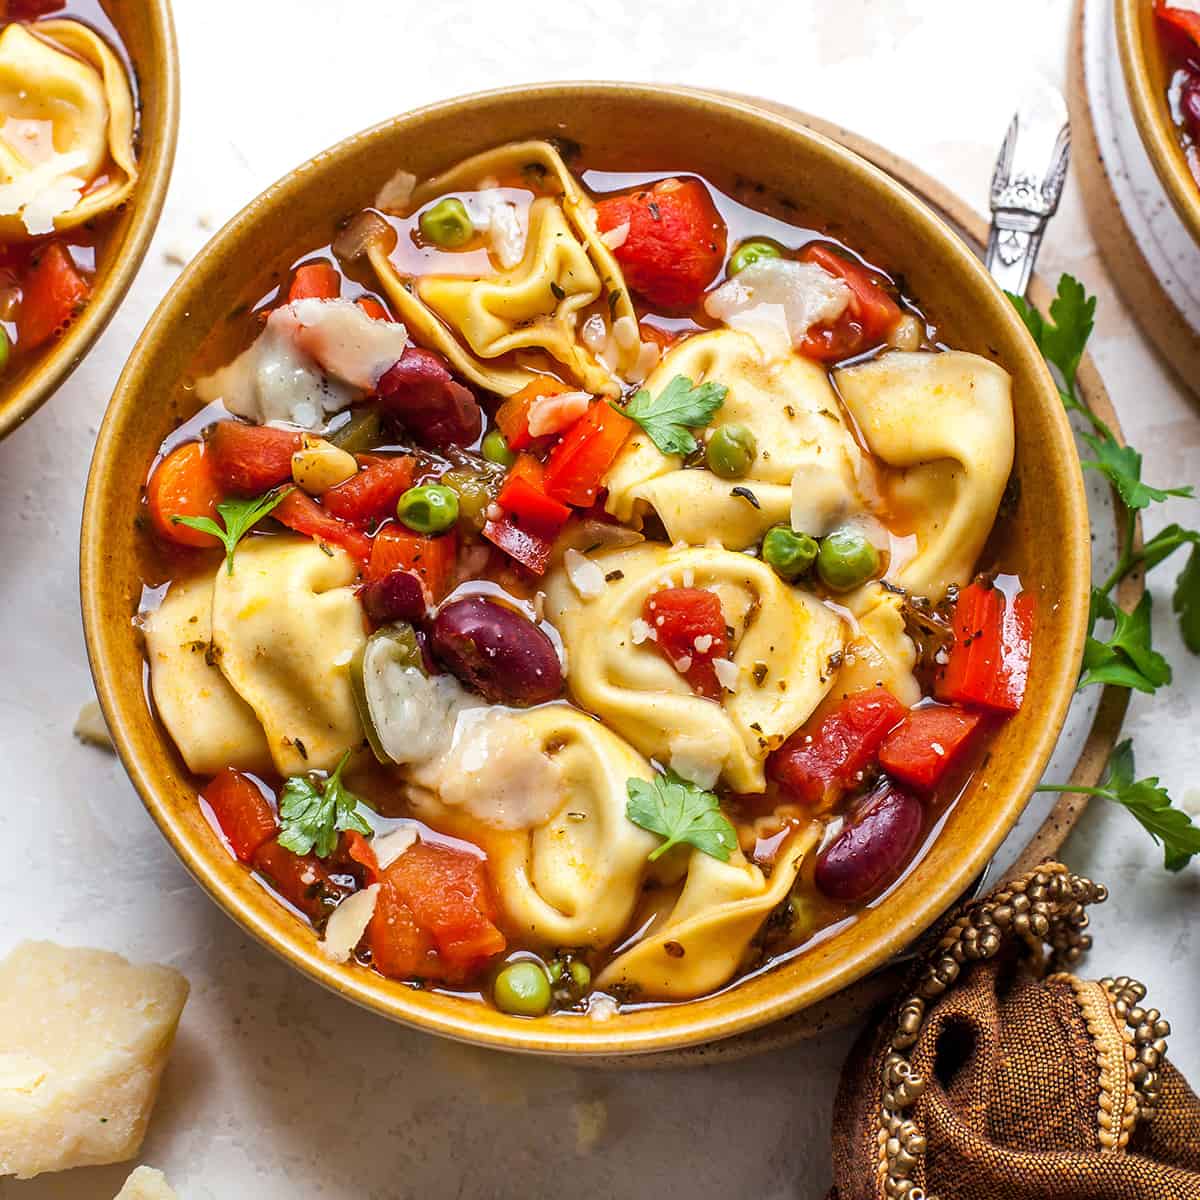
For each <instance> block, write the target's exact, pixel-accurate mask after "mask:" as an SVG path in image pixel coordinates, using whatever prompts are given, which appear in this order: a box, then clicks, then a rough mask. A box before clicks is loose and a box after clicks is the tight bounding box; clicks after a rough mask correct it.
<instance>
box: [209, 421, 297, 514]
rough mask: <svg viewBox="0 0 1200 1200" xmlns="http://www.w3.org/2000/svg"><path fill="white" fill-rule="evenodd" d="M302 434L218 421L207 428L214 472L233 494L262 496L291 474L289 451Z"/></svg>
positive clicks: (287, 430)
mask: <svg viewBox="0 0 1200 1200" xmlns="http://www.w3.org/2000/svg"><path fill="white" fill-rule="evenodd" d="M303 445H304V435H303V434H301V433H296V432H295V431H293V430H290V429H274V428H272V427H271V426H269V425H247V424H246V423H245V422H244V421H218V422H217V424H215V425H213V426H211V427H210V429H209V430H208V454H209V457H210V458H211V459H212V469H213V474H214V475H215V477H216V480H217V482H218V483H219V484H220V486H221V487H222V488H224V489H225V491H227V492H232V493H233V494H234V495H235V496H261V495H262V493H263V492H269V491H270V490H271V488H273V487H278V486H279V485H280V484H281V483H287V482H288V481H289V480H290V479H291V478H292V455H293V454H295V453H296V451H297V450H299V449H300V448H301V447H302V446H303Z"/></svg>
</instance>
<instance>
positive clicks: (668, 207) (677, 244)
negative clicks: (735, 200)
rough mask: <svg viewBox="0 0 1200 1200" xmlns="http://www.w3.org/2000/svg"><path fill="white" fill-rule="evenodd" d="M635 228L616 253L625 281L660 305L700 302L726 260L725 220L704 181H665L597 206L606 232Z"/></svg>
mask: <svg viewBox="0 0 1200 1200" xmlns="http://www.w3.org/2000/svg"><path fill="white" fill-rule="evenodd" d="M626 222H628V224H629V233H628V234H627V235H626V237H625V241H624V242H623V243H622V244H621V245H620V246H618V247H617V248H616V249H615V250H614V251H613V255H614V256H615V257H616V260H617V262H619V263H620V264H621V267H622V269H623V270H624V273H625V282H626V283H628V284H629V286H630V287H631V288H633V290H634V291H635V292H639V293H640V294H641V295H643V296H644V297H645V298H646V299H647V300H649V301H650V303H651V304H653V305H655V306H656V307H661V308H669V309H686V308H691V307H692V306H693V305H695V304H697V303H698V302H699V300H700V297H701V296H702V295H703V293H704V289H705V288H706V287H707V286H708V285H709V284H710V283H711V282H712V281H713V280H714V279H715V278H716V275H717V272H718V271H719V270H720V269H721V263H722V262H723V261H724V259H725V238H726V231H725V222H724V221H723V220H722V219H721V215H720V213H718V212H717V210H716V208H715V207H714V205H713V202H712V197H711V196H710V195H709V194H708V189H707V188H706V187H705V186H704V184H702V183H701V182H700V180H698V179H661V180H659V182H658V183H656V184H655V185H654V186H653V187H652V188H648V189H647V188H643V189H642V190H640V191H636V192H630V193H628V194H626V195H622V196H607V197H605V198H604V199H603V200H600V201H599V202H598V203H597V204H596V224H597V227H598V228H599V230H600V232H601V233H608V232H609V231H610V230H613V229H616V228H617V227H618V226H619V225H624V224H625V223H626Z"/></svg>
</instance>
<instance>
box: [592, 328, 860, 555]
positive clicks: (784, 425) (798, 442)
mask: <svg viewBox="0 0 1200 1200" xmlns="http://www.w3.org/2000/svg"><path fill="white" fill-rule="evenodd" d="M677 375H683V376H685V377H686V378H688V379H690V380H691V381H692V382H693V383H695V384H699V383H702V382H704V381H706V380H712V381H713V382H715V383H720V384H724V385H725V387H726V388H728V392H727V393H726V396H725V400H724V403H723V404H722V405H721V407H720V409H719V410H718V411H717V414H716V416H715V418H714V425H715V424H721V423H725V422H736V423H737V424H740V425H745V426H746V427H747V428H749V429H750V430H751V431H752V432H753V434H754V438H755V441H756V442H757V446H758V452H757V454H756V456H755V459H754V462H753V463H752V464H751V466H750V469H749V471H748V472H747V473H746V475H745V476H744V477H742V478H739V479H737V480H735V481H733V482H731V481H730V480H728V479H722V478H720V477H719V476H717V475H714V474H713V473H712V472H711V471H708V470H705V469H701V468H689V469H684V467H683V460H682V459H681V458H680V457H679V456H678V455H668V454H663V453H661V451H659V450H658V448H657V447H656V446H655V445H654V443H653V442H652V441H651V440H650V438H649V437H647V436H646V435H645V434H644V433H641V432H640V431H639V432H637V433H635V435H634V436H633V437H631V438H630V439H629V441H628V442H627V443H626V445H625V447H624V449H623V450H622V451H621V453H620V455H618V457H617V460H616V462H614V463H613V465H612V467H611V468H610V469H609V472H608V474H607V476H606V477H605V485H606V486H607V488H608V501H607V505H606V507H607V509H608V511H609V512H610V513H612V515H613V516H615V517H616V518H617V519H618V520H620V521H625V522H632V523H635V524H637V523H640V521H641V518H642V516H643V515H644V514H645V511H646V510H647V509H653V510H654V512H656V513H657V514H658V517H659V519H660V520H661V521H662V523H663V526H664V527H665V529H666V531H667V536H668V537H669V538H671V539H672V541H684V542H691V543H693V544H695V543H703V542H706V541H708V539H709V538H714V537H715V538H718V539H719V540H720V542H721V544H722V545H724V546H726V547H727V548H729V549H731V550H741V549H743V548H745V547H746V546H752V545H754V544H755V543H756V542H757V541H758V540H759V539H760V538H761V537H762V535H763V534H764V533H765V532H766V531H767V530H768V529H770V528H771V526H772V525H777V524H780V523H787V522H788V521H789V520H791V516H792V512H793V508H794V500H793V479H796V480H797V487H798V488H799V491H800V495H799V497H798V498H797V501H796V503H797V504H798V505H799V506H801V507H802V508H803V511H804V517H803V521H804V526H803V528H802V531H803V532H805V533H808V534H810V535H812V536H814V537H820V536H822V535H824V534H825V533H828V532H829V530H830V529H831V528H832V527H833V526H834V525H835V524H836V523H837V522H838V520H839V519H840V518H842V517H844V516H846V515H847V514H849V513H850V512H853V511H858V510H860V509H861V508H862V500H861V499H860V497H859V484H858V478H859V473H860V470H861V467H862V458H863V456H862V453H861V451H860V450H859V449H858V447H857V445H856V444H855V442H854V438H853V437H852V436H851V434H850V431H849V430H848V429H847V428H846V426H845V424H844V422H843V421H842V418H841V415H840V412H839V406H838V401H837V397H836V395H834V391H833V388H832V387H831V386H830V384H829V378H828V376H827V374H826V372H825V370H824V368H822V367H821V365H820V364H819V363H815V362H813V361H811V360H810V359H806V358H802V357H800V356H799V355H788V356H787V357H784V358H774V359H767V358H766V357H765V356H764V355H763V353H762V351H761V350H760V349H759V345H758V343H757V342H756V341H755V339H754V338H753V337H751V336H750V335H749V334H747V333H743V332H739V331H736V330H731V329H724V330H715V331H713V332H711V333H702V334H697V335H696V336H694V337H690V338H688V339H686V340H685V341H684V342H682V343H681V344H680V345H679V346H677V347H675V348H674V349H673V350H671V351H670V352H669V353H668V354H667V355H666V356H665V357H664V359H663V360H662V362H661V363H660V364H659V365H658V367H657V368H655V370H654V372H653V373H652V374H651V376H650V378H649V379H648V380H647V381H646V389H647V390H648V391H649V392H650V394H651V395H658V394H659V393H660V392H661V391H662V390H663V389H664V388H665V387H666V386H667V384H668V383H669V382H670V381H671V380H672V379H673V378H675V376H677ZM735 483H736V484H737V485H739V486H740V487H744V488H748V489H749V490H750V491H751V492H752V493H753V495H754V497H755V499H756V500H757V501H758V504H757V506H755V505H754V504H752V503H751V502H750V501H749V500H747V499H746V498H745V496H744V495H738V494H736V493H735V492H734V490H733V489H734V485H735Z"/></svg>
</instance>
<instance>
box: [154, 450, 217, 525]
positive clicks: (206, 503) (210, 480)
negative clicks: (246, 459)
mask: <svg viewBox="0 0 1200 1200" xmlns="http://www.w3.org/2000/svg"><path fill="white" fill-rule="evenodd" d="M222 499H224V495H223V493H222V491H221V487H220V485H219V484H218V483H217V480H216V477H215V475H214V474H213V469H212V459H211V458H210V456H209V455H208V454H207V453H206V452H205V447H204V443H203V442H187V443H185V444H184V445H182V446H177V447H176V448H175V449H174V450H172V451H171V453H170V454H168V455H167V456H166V458H164V459H163V460H162V462H160V463H159V464H158V466H157V467H155V468H154V474H153V475H151V476H150V482H149V483H147V484H146V509H147V512H148V513H149V516H150V524H151V526H152V527H153V528H154V532H155V533H156V534H158V536H159V537H161V538H164V539H165V540H166V541H168V542H174V543H175V544H176V545H179V546H196V547H207V546H217V545H219V544H220V540H219V539H218V538H216V537H214V536H213V535H212V534H211V533H204V532H203V531H202V530H199V529H192V528H191V527H190V526H188V525H177V524H176V523H175V522H174V521H172V520H171V518H172V517H208V518H210V519H211V520H213V521H216V523H217V524H218V525H220V524H221V518H220V515H219V514H218V512H217V502H218V501H220V500H222Z"/></svg>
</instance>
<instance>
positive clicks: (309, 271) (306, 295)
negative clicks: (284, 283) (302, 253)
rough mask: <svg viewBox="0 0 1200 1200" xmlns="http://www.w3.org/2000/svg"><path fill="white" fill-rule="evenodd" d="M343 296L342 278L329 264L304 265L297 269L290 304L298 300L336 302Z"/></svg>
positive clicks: (313, 263)
mask: <svg viewBox="0 0 1200 1200" xmlns="http://www.w3.org/2000/svg"><path fill="white" fill-rule="evenodd" d="M341 294H342V277H341V276H340V275H339V274H338V273H337V272H336V271H335V270H334V269H333V267H331V266H330V265H329V263H323V262H312V263H304V264H303V265H302V266H299V267H297V268H296V274H295V276H293V278H292V286H291V288H290V289H289V290H288V303H289V304H292V303H293V302H295V301H296V300H336V299H337V298H338V297H339V296H340V295H341Z"/></svg>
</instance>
